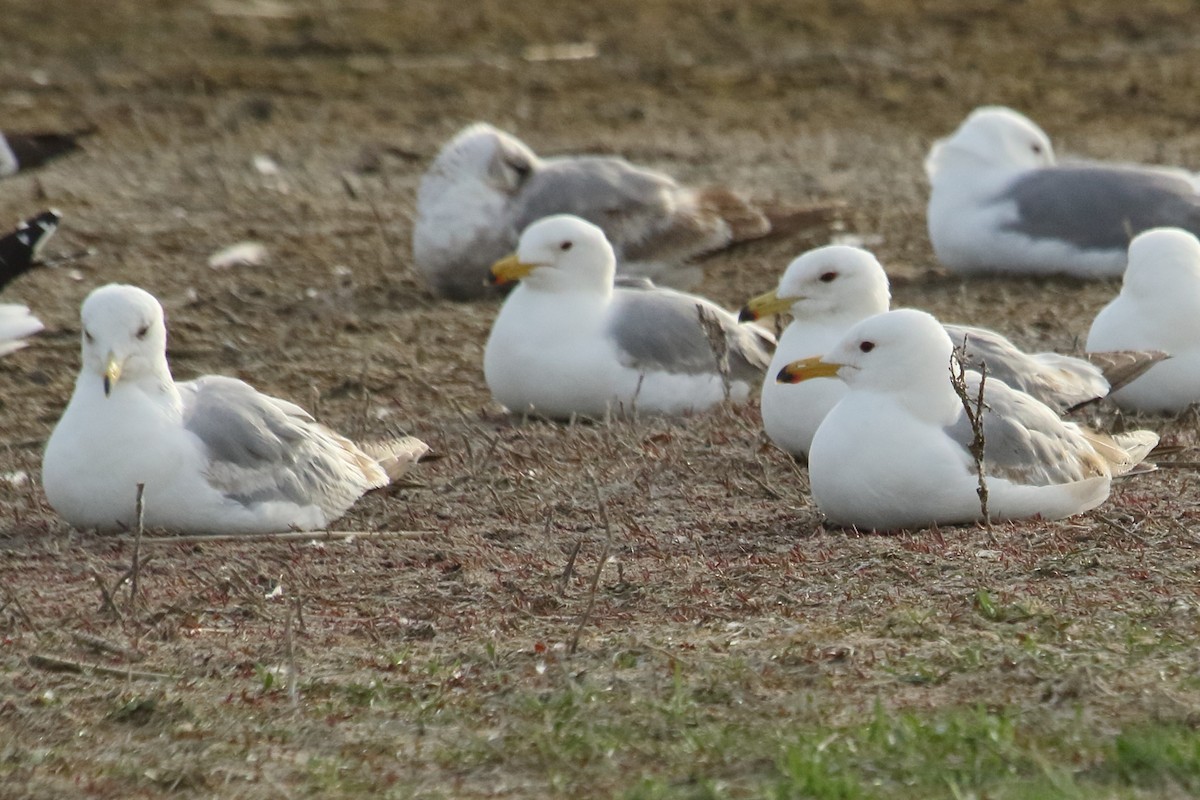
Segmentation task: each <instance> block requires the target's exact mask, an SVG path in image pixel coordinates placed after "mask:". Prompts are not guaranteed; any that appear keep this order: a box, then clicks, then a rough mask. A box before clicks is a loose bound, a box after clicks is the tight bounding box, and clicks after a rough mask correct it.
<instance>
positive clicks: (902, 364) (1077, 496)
mask: <svg viewBox="0 0 1200 800" xmlns="http://www.w3.org/2000/svg"><path fill="white" fill-rule="evenodd" d="M953 347H954V346H953V344H952V343H951V341H950V337H949V336H948V335H947V334H946V330H945V328H944V327H943V326H942V325H941V323H939V322H938V321H937V320H936V319H934V318H933V317H931V316H930V315H929V314H926V313H924V312H922V311H914V310H911V309H901V310H899V311H889V312H887V313H884V314H879V315H876V316H874V317H870V318H868V319H866V320H864V321H862V322H860V323H858V324H857V325H855V326H854V327H852V328H851V329H850V331H849V332H847V334H846V336H845V337H844V338H843V339H842V340H841V342H839V343H838V344H837V345H836V346H835V347H834V348H833V349H832V350H830V351H829V353H828V354H826V355H824V356H821V357H819V358H818V357H812V358H808V359H804V360H802V361H797V362H793V363H792V364H789V365H788V366H786V367H784V368H783V369H782V370H781V371H780V373H779V376H778V380H780V381H804V380H807V379H809V378H816V377H831V376H834V375H836V376H837V377H838V378H840V379H841V380H843V381H845V383H846V385H847V387H848V388H849V391H848V392H847V393H846V396H845V397H844V398H842V400H841V401H840V402H839V403H838V404H837V405H836V406H834V408H833V410H832V411H830V412H829V415H828V416H827V417H826V418H825V420H824V421H823V422H822V423H821V426H820V428H818V429H817V434H816V436H815V437H814V438H813V443H812V450H811V452H810V454H809V462H808V463H809V477H810V482H811V486H812V493H813V499H814V500H815V501H816V503H817V506H818V507H819V508H820V509H821V511H822V512H824V513H825V515H826V517H828V519H829V520H830V521H831V522H834V523H837V524H839V525H848V526H855V527H858V528H863V529H877V530H889V529H895V528H921V527H926V526H929V525H934V524H938V525H943V524H953V523H964V522H972V521H975V520H978V519H981V517H982V514H981V510H980V502H979V497H978V495H977V494H976V489H977V488H978V475H977V472H976V466H975V460H974V458H973V457H972V455H971V453H970V451H969V449H968V448H969V446H970V443H971V441H972V438H973V431H972V429H971V425H970V423H969V421H968V419H967V415H966V412H965V411H964V409H963V405H962V402H961V401H960V399H959V396H958V394H957V393H956V392H955V390H954V387H953V385H952V384H951V380H950V376H951V372H950V368H951V359H952V352H953ZM967 388H968V392H969V393H970V396H971V397H975V396H977V394H978V389H979V375H978V373H974V372H968V373H967ZM984 403H985V408H984V412H983V429H984V438H985V442H986V443H985V452H984V465H985V466H984V476H985V480H986V483H987V489H988V512H989V517H990V518H991V519H993V520H1005V519H1022V518H1026V517H1034V516H1040V517H1043V518H1045V519H1060V518H1062V517H1068V516H1071V515H1072V514H1078V513H1080V512H1082V511H1087V510H1088V509H1091V508H1095V507H1096V506H1098V505H1100V504H1101V503H1102V502H1104V500H1105V498H1107V497H1108V492H1109V484H1110V481H1111V478H1112V476H1114V475H1120V474H1122V473H1124V472H1127V471H1128V470H1130V469H1132V468H1133V467H1134V466H1136V465H1137V464H1138V463H1139V462H1140V461H1141V459H1142V457H1143V456H1145V454H1146V453H1148V452H1149V451H1150V449H1151V448H1153V447H1154V445H1155V444H1156V443H1157V441H1158V437H1157V436H1156V435H1155V434H1153V433H1150V432H1149V431H1134V432H1132V433H1126V434H1121V435H1119V436H1112V437H1110V436H1106V435H1104V434H1100V433H1094V432H1092V431H1088V430H1086V429H1084V428H1081V427H1079V426H1077V425H1075V424H1073V423H1070V422H1063V421H1062V420H1060V419H1059V418H1058V415H1057V414H1056V413H1055V412H1054V411H1053V410H1051V409H1050V408H1049V407H1047V406H1045V405H1043V404H1042V403H1039V402H1038V401H1037V400H1035V399H1034V398H1032V397H1030V396H1029V395H1027V394H1024V393H1023V392H1018V391H1016V390H1014V389H1011V388H1009V387H1008V386H1006V385H1005V384H1004V383H1003V382H1001V381H998V380H988V381H987V382H986V383H985V386H984Z"/></svg>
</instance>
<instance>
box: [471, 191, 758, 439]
mask: <svg viewBox="0 0 1200 800" xmlns="http://www.w3.org/2000/svg"><path fill="white" fill-rule="evenodd" d="M615 266H616V265H615V259H614V256H613V249H612V247H611V245H609V243H608V241H607V239H606V238H605V236H604V232H603V231H602V230H600V228H598V227H596V226H595V225H593V224H591V223H590V222H586V221H585V220H582V219H579V218H578V217H573V216H570V215H556V216H552V217H547V218H546V219H543V220H539V221H538V222H535V223H534V224H533V225H530V226H529V228H528V229H526V231H525V232H524V233H522V234H521V240H520V244H519V246H518V248H517V252H516V253H515V254H514V255H512V256H510V257H509V258H506V259H503V260H501V261H499V262H498V263H496V264H495V265H494V266H493V267H492V272H493V275H494V280H495V281H496V282H497V283H501V284H504V283H510V282H512V281H516V280H519V281H520V284H519V285H518V286H517V287H516V288H515V289H513V291H512V293H511V294H509V296H508V297H507V298H506V299H505V301H504V305H503V306H502V307H501V309H500V313H499V314H498V315H497V317H496V321H495V324H494V325H493V326H492V331H491V334H490V336H489V337H488V341H487V347H486V349H485V351H484V358H483V372H484V377H485V378H486V379H487V385H488V388H489V389H490V390H491V392H492V396H493V397H494V398H495V399H496V401H497V402H499V403H500V404H501V405H503V406H505V407H506V408H508V409H509V410H511V411H514V412H517V413H524V412H532V413H536V414H539V415H542V416H546V417H553V418H569V417H571V416H573V415H581V416H587V417H595V418H602V417H605V416H606V415H608V414H612V413H617V414H620V413H632V412H634V411H635V410H640V411H644V412H650V413H661V414H681V413H686V412H689V411H702V410H704V409H707V408H709V407H711V406H713V405H715V404H717V403H719V402H721V401H722V399H723V398H724V397H725V396H726V388H727V389H728V396H729V398H730V399H731V400H732V401H734V402H739V403H740V402H744V401H745V400H746V399H747V397H748V396H749V395H750V392H751V391H752V389H753V388H754V387H757V385H758V382H759V381H760V380H761V379H762V375H763V372H764V371H765V369H766V367H767V365H768V363H769V362H770V360H771V350H772V349H773V347H774V339H773V338H772V337H771V335H770V334H769V333H767V332H766V331H764V330H761V329H759V328H757V327H755V326H748V325H739V324H738V321H737V318H736V317H734V315H733V314H731V313H729V312H728V311H726V310H724V309H722V308H720V307H719V306H717V305H715V304H714V303H712V302H711V301H709V300H706V299H704V298H702V297H697V296H695V295H690V294H684V293H683V292H677V291H674V290H671V289H663V288H658V287H655V286H653V284H649V283H642V284H636V285H620V286H614V285H613V272H614V270H615ZM722 358H723V359H724V361H725V362H726V366H725V368H724V373H725V374H724V375H723V374H722V366H721V365H720V363H719V362H721V361H722Z"/></svg>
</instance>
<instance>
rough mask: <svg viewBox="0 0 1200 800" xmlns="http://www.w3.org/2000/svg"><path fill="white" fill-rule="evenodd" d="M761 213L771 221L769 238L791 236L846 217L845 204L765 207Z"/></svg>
mask: <svg viewBox="0 0 1200 800" xmlns="http://www.w3.org/2000/svg"><path fill="white" fill-rule="evenodd" d="M763 213H764V214H766V215H767V219H768V220H770V221H771V233H770V235H771V236H791V235H792V234H795V233H800V232H801V231H807V230H811V229H813V228H817V227H821V226H830V225H832V224H834V223H835V222H840V221H842V220H843V219H844V218H845V216H846V204H845V203H841V202H826V203H812V204H809V205H807V206H765V207H764V208H763Z"/></svg>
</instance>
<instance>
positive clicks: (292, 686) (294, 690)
mask: <svg viewBox="0 0 1200 800" xmlns="http://www.w3.org/2000/svg"><path fill="white" fill-rule="evenodd" d="M297 599H299V598H297ZM293 616H295V609H294V608H293V607H292V606H290V605H289V606H288V611H287V617H286V618H285V619H284V621H283V641H284V647H285V650H286V654H287V671H288V678H287V692H288V700H289V701H291V704H292V706H293V707H298V706H299V705H300V669H299V668H298V667H297V666H296V643H295V638H296V637H295V635H294V633H293V631H292V627H293V622H292V617H293Z"/></svg>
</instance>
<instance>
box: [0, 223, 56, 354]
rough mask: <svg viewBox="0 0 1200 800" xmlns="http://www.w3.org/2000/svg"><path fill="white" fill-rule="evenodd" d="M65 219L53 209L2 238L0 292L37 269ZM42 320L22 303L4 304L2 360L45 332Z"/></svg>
mask: <svg viewBox="0 0 1200 800" xmlns="http://www.w3.org/2000/svg"><path fill="white" fill-rule="evenodd" d="M61 218H62V217H61V215H59V213H58V212H57V211H54V210H53V209H52V210H50V211H43V212H42V213H41V214H38V215H37V216H36V217H33V218H31V219H28V220H26V221H25V222H22V223H21V224H20V225H19V226H18V227H17V229H16V230H15V231H13V232H12V233H10V234H8V235H7V236H4V237H2V238H0V289H3V288H4V287H5V286H7V285H8V284H9V283H11V282H12V281H13V279H15V278H17V277H18V276H20V275H23V274H24V273H26V272H28V271H29V270H30V269H31V268H33V267H34V266H35V265H36V263H37V262H36V258H37V256H38V253H39V251H40V250H41V248H42V247H43V246H45V244H46V241H47V240H48V239H49V238H50V236H51V235H53V233H54V231H56V230H57V229H58V222H59V220H60V219H61ZM42 328H43V325H42V322H41V320H39V319H38V318H37V317H35V316H34V315H33V313H32V312H31V311H30V310H29V309H28V308H26V307H25V306H23V305H20V304H19V303H4V304H0V356H2V355H7V354H8V353H11V352H13V351H14V350H20V349H21V348H22V347H24V346H25V345H26V344H27V342H26V341H25V339H26V338H27V337H29V336H32V335H33V334H35V333H37V332H38V331H40V330H42Z"/></svg>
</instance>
